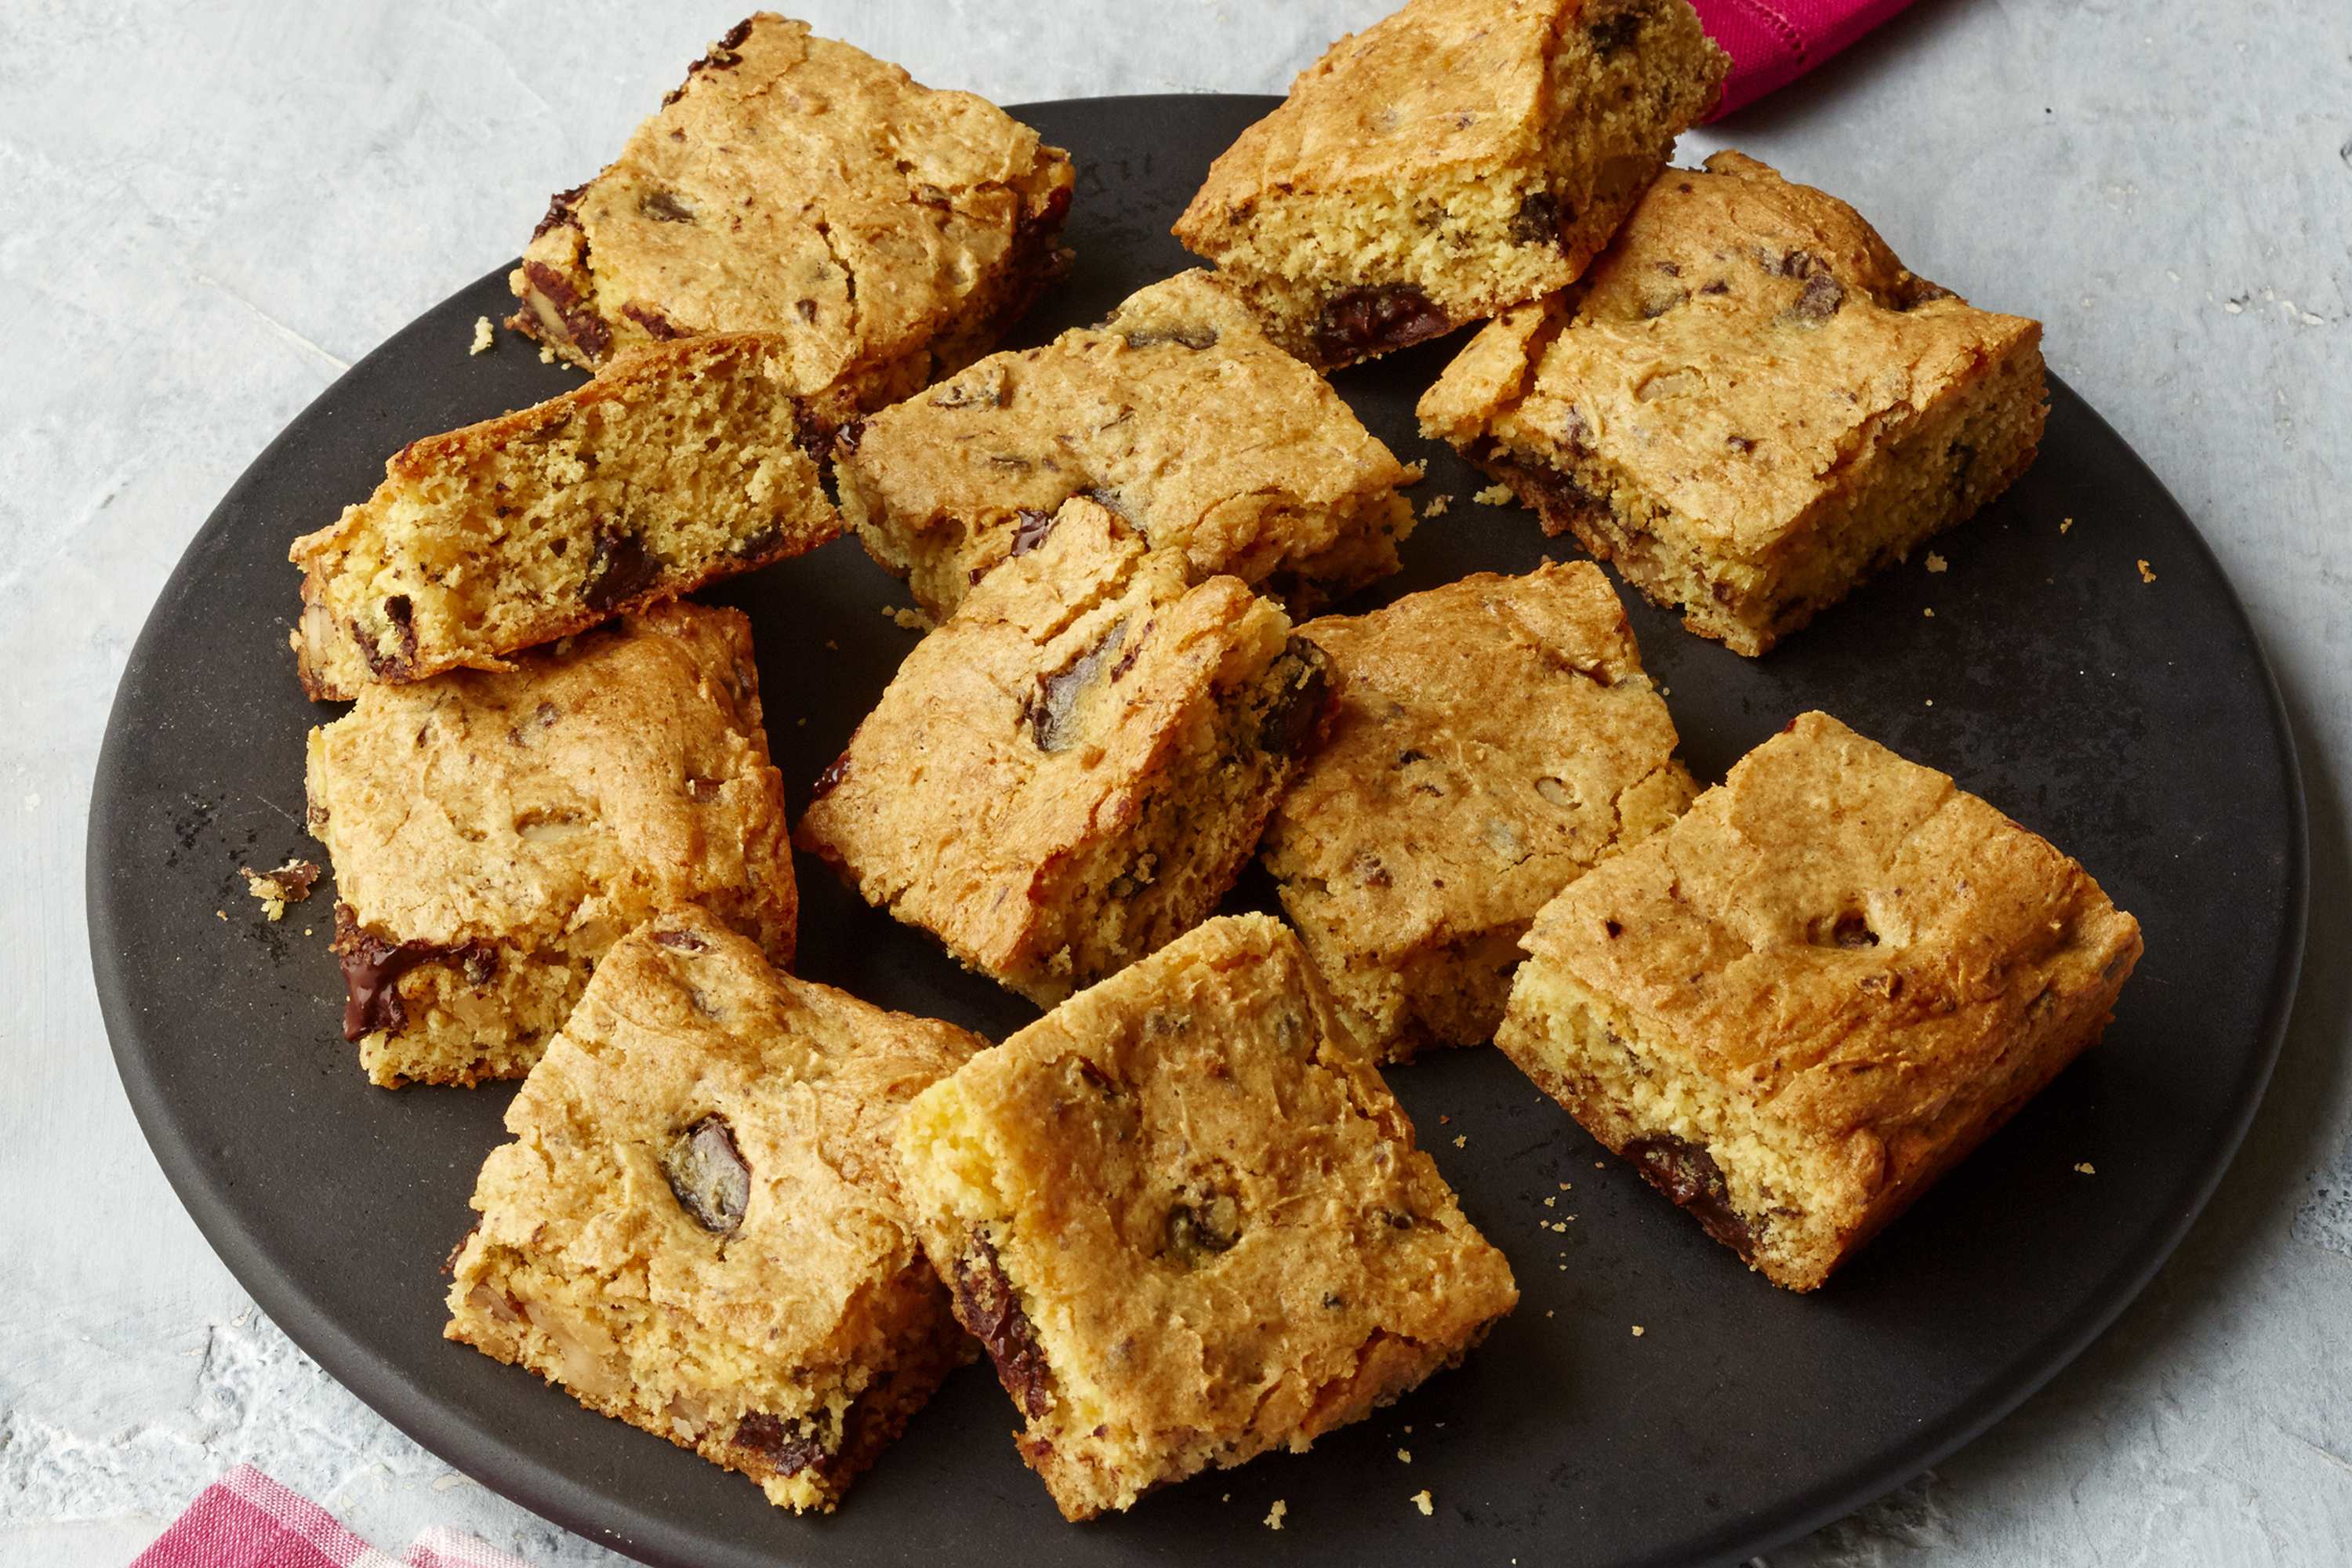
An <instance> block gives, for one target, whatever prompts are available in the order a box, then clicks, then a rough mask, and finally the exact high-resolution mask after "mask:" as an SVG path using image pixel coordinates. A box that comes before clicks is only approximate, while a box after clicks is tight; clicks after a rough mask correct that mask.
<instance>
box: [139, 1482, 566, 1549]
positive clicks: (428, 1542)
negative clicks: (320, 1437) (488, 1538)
mask: <svg viewBox="0 0 2352 1568" xmlns="http://www.w3.org/2000/svg"><path fill="white" fill-rule="evenodd" d="M131 1568H526V1565H525V1564H524V1563H522V1562H521V1561H520V1559H517V1558H514V1557H509V1556H508V1555H507V1554H506V1553H505V1552H499V1551H496V1550H494V1549H492V1548H491V1547H488V1546H486V1545H484V1544H483V1543H482V1542H479V1541H477V1540H475V1539H474V1538H473V1537H472V1536H470V1535H460V1534H458V1533H457V1531H454V1530H441V1529H434V1530H428V1531H425V1533H424V1534H422V1535H420V1536H418V1537H417V1538H416V1540H415V1542H413V1543H412V1544H411V1545H410V1546H409V1548H408V1550H407V1551H406V1552H403V1553H402V1554H401V1555H400V1556H398V1557H391V1556H387V1555H386V1554H385V1553H383V1552H378V1551H377V1550H376V1549H375V1548H374V1547H373V1546H370V1545H369V1544H368V1543H367V1542H364V1541H362V1540H361V1539H360V1538H359V1537H358V1536H356V1535H353V1534H352V1532H351V1531H348V1530H345V1529H344V1528H343V1527H342V1526H341V1524H339V1523H337V1522H336V1521H335V1517H334V1515H332V1514H331V1513H329V1512H328V1511H327V1510H325V1509H323V1508H320V1506H319V1505H318V1504H317V1503H314V1502H312V1501H311V1500H310V1499H309V1498H306V1497H303V1496H302V1495H301V1494H299V1492H291V1491H289V1490H287V1489H285V1488H284V1487H282V1486H279V1485H278V1483H277V1482H276V1481H273V1480H271V1479H269V1478H268V1476H265V1475H263V1474H262V1473H261V1472H260V1471H259V1470H257V1469H255V1468H253V1467H252V1466H250V1465H239V1466H238V1467H237V1468H235V1469H233V1470H231V1471H230V1472H229V1473H228V1474H227V1475H226V1476H223V1477H222V1478H221V1479H219V1480H216V1481H215V1482H214V1483H213V1484H212V1485H210V1486H208V1487H206V1488H205V1489H204V1490H203V1492H201V1493H200V1494H198V1496H197V1498H196V1500H195V1501H194V1502H192V1503H190V1504H189V1505H188V1511H187V1512H185V1513H184V1514H182V1515H181V1516H180V1517H179V1518H178V1519H176V1520H174V1521H173V1523H172V1528H171V1529H169V1530H167V1531H164V1532H163V1535H162V1536H161V1537H159V1538H158V1539H157V1541H156V1542H155V1544H154V1545H152V1546H151V1547H149V1548H148V1549H147V1550H146V1551H144V1552H141V1553H140V1554H139V1560H138V1561H137V1562H136V1563H132V1564H131Z"/></svg>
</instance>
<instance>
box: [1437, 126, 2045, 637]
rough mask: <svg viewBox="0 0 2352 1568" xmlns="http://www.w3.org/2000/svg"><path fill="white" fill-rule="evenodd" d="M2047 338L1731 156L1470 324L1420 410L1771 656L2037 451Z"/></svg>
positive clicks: (1665, 191) (1707, 623)
mask: <svg viewBox="0 0 2352 1568" xmlns="http://www.w3.org/2000/svg"><path fill="white" fill-rule="evenodd" d="M2041 343H2042V329H2041V326H2040V325H2039V324H2038V323H2037V322H2034V321H2027V320H2025V319H2024V318H2022V317H2019V316H2000V315H1995V314H1993V313H1992V312H1990V311H1989V310H1975V309H1973V308H1971V307H1970V306H1969V304H1968V303H1967V302H1966V301H1965V300H1960V299H1958V297H1956V296H1955V295H1953V294H1951V293H1950V292H1948V290H1946V289H1940V288H1938V287H1937V286H1936V285H1935V284H1933V283H1930V282H1927V280H1926V279H1922V278H1918V277H1916V276H1915V275H1913V274H1912V273H1910V272H1909V271H1906V269H1905V268H1904V267H1903V264H1902V263H1901V262H1899V261H1897V260H1896V259H1895V256H1894V253H1893V252H1891V251H1889V250H1888V249H1887V248H1886V245H1885V241H1883V240H1881V239H1880V238H1879V237H1878V235H1877V233H1876V232H1875V231H1874V230H1873V229H1872V228H1871V226H1869V225H1868V224H1867V223H1864V221H1863V220H1862V218H1861V216H1859V215H1858V214H1856V213H1855V212H1854V210H1853V208H1852V207H1850V206H1848V205H1845V204H1844V203H1843V202H1842V201H1839V200H1837V199H1836V198H1835V197H1832V196H1829V195H1823V194H1822V192H1820V191H1817V190H1813V189H1811V187H1809V186H1805V185H1795V184H1790V183H1788V182H1787V181H1786V180H1783V179H1782V178H1781V177H1780V175H1779V174H1776V173H1774V172H1773V171H1772V170H1770V169H1769V168H1767V167H1766V166H1765V165H1763V164H1762V163H1758V162H1756V160H1754V159H1752V158H1748V157H1743V156H1741V155H1740V154H1739V153H1717V154H1716V155H1715V156H1714V157H1712V158H1709V159H1708V160H1707V161H1706V168H1705V169H1703V170H1701V169H1689V170H1683V169H1677V170H1675V171H1672V172H1671V173H1669V174H1666V175H1664V177H1663V178H1661V179H1660V180H1659V181H1658V182H1657V184H1654V185H1653V186H1652V187H1651V189H1650V193H1649V195H1647V196H1645V197H1644V198H1643V202H1642V205H1641V206H1640V207H1639V209H1637V210H1636V211H1635V213H1634V214H1633V218H1632V220H1631V221H1630V222H1628V223H1627V224H1626V226H1625V230H1624V232H1623V234H1622V235H1621V236H1619V237H1618V239H1617V242H1616V244H1615V246H1614V247H1612V248H1611V250H1610V251H1609V253H1608V254H1607V255H1606V256H1604V257H1603V258H1601V261H1600V262H1599V263H1598V264H1597V265H1596V266H1595V267H1594V268H1593V269H1592V271H1591V273H1590V274H1588V275H1587V277H1586V279H1585V280H1584V283H1583V285H1582V286H1581V287H1580V289H1577V290H1573V291H1571V292H1570V293H1568V294H1566V295H1563V296H1561V297H1560V298H1559V299H1557V300H1551V301H1549V302H1547V303H1544V304H1540V305H1531V306H1528V307H1526V308H1524V309H1521V310H1514V311H1512V312H1511V313H1510V314H1508V315H1507V316H1505V317H1504V318H1503V319H1502V320H1501V321H1496V322H1495V323H1494V324H1493V325H1491V326H1489V327H1487V328H1486V330H1485V331H1482V332H1480V333H1479V334H1478V336H1477V337H1476V338H1475V339H1474V340H1472V342H1471V343H1470V346H1469V347H1468V348H1466V349H1465V350H1464V351H1463V352H1462V354H1461V356H1460V357H1459V358H1458V359H1456V360H1455V361H1454V363H1453V365H1451V366H1450V367H1449V368H1448V369H1447V370H1446V372H1445V374H1444V377H1443V378H1442V379H1440V380H1439V381H1438V383H1437V384H1435V385H1434V386H1433V387H1431V388H1430V390H1429V391H1428V393H1427V394H1426V395H1424V396H1423V399H1422V402H1421V424H1422V429H1423V432H1424V433H1425V434H1427V435H1430V436H1433V437H1443V438H1444V439H1445V440H1446V441H1449V442H1451V443H1452V444H1453V445H1454V446H1455V447H1459V448H1460V449H1461V450H1462V452H1463V453H1464V455H1465V456H1466V457H1468V458H1470V459H1471V461H1473V462H1475V463H1476V464H1478V465H1479V466H1480V467H1482V468H1485V469H1486V471H1487V472H1489V473H1491V474H1493V475H1494V476H1495V477H1496V479H1500V480H1502V481H1503V482H1504V483H1505V484H1507V485H1508V486H1510V487H1511V488H1512V489H1514V490H1516V491H1517V493H1518V495H1519V498H1520V499H1521V500H1524V501H1526V502H1527V504H1528V505H1529V506H1531V507H1533V508H1535V509H1536V510H1537V511H1538V512H1539V513H1540V514H1541V515H1542V518H1543V521H1544V528H1545V530H1546V531H1548V532H1551V533H1562V532H1566V531H1571V530H1572V531H1574V532H1575V534H1576V536H1577V538H1578V539H1579V540H1580V541H1581V542H1582V543H1583V544H1584V547H1585V548H1586V549H1588V550H1590V551H1591V552H1593V553H1594V554H1595V555H1598V556H1601V558H1602V559H1604V560H1610V561H1614V562H1615V563H1617V568H1618V570H1619V571H1621V572H1622V573H1623V574H1625V578H1626V580H1627V581H1628V582H1630V583H1632V584H1634V586H1636V587H1638V588H1640V589H1641V590H1642V591H1643V593H1645V594H1647V595H1649V596H1650V597H1651V598H1652V599H1654V600H1655V601H1656V602H1657V603H1659V604H1661V605H1667V606H1669V607H1673V606H1676V605H1679V606H1680V607H1681V609H1682V611H1683V616H1684V624H1685V626H1688V627H1689V628H1690V629H1691V630H1692V631H1695V632H1696V633H1698V634H1699V635H1700V636H1701V637H1714V638H1716V639H1717V640H1719V641H1721V642H1722V643H1724V644H1725V645H1726V646H1727V647H1730V648H1731V649H1733V650H1734V651H1735V652H1738V653H1742V654H1748V655H1751V656H1752V655H1756V654H1760V653H1762V652H1764V651H1765V650H1766V649H1768V648H1769V647H1771V646H1772V644H1773V643H1774V642H1775V641H1776V640H1778V639H1779V638H1780V637H1785V636H1787V635H1788V634H1789V633H1790V632H1792V631H1794V630H1796V629H1797V628H1798V627H1799V626H1803V625H1804V624H1805V623H1806V622H1807V621H1809V620H1811V618H1812V617H1813V616H1814V615H1815V614H1817V613H1818V612H1819V611H1821V610H1822V608H1824V607H1826V606H1827V605H1832V604H1834V603H1836V602H1837V601H1838V600H1839V599H1841V598H1843V597H1844V596H1845V595H1846V594H1847V593H1848V592H1849V591H1850V590H1851V589H1852V588H1853V586H1854V584H1857V583H1859V582H1860V581H1861V580H1862V579H1863V578H1864V577H1865V576H1867V575H1868V574H1870V573H1872V572H1874V571H1875V570H1877V569H1878V568H1879V567H1881V566H1883V565H1885V563H1888V562H1891V561H1894V560H1897V559H1899V558H1901V557H1902V555H1903V554H1904V553H1905V552H1907V551H1909V550H1910V549H1911V548H1912V547H1913V546H1914V545H1916V544H1917V543H1919V542H1921V541H1922V540H1925V539H1927V537H1929V536H1930V535H1932V534H1934V533H1936V532H1937V531H1939V530H1941V529H1945V528H1948V527H1950V526H1951V525H1952V524H1954V523H1957V522H1958V521H1961V520H1963V519H1964V518H1967V517H1968V516H1969V515H1970V514H1971V513H1973V512H1975V511H1976V510H1978V509H1979V507H1981V506H1983V505H1984V504H1985V503H1986V502H1987V501H1989V500H1992V499H1993V498H1994V497H1995V496H1997V495H1999V494H2000V492H2001V491H2002V490H2004V489H2007V488H2008V487H2009V485H2010V483H2011V481H2012V480H2014V479H2016V478H2017V477H2018V476H2019V475H2020V474H2021V473H2023V472H2024V471H2025V468H2026V467H2027V465H2028V464H2030V463H2032V461H2033V454H2034V450H2035V448H2036V447H2037V446H2038V445H2039V443H2040V441H2041V439H2042V419H2043V416H2044V414H2045V412H2046V407H2045V404H2044V398H2043V378H2042V347H2041Z"/></svg>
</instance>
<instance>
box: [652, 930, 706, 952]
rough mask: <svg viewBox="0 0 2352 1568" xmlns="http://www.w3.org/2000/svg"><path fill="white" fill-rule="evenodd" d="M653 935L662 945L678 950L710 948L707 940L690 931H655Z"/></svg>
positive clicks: (692, 950) (694, 950)
mask: <svg viewBox="0 0 2352 1568" xmlns="http://www.w3.org/2000/svg"><path fill="white" fill-rule="evenodd" d="M653 936H654V940H655V941H656V942H659V943H661V944H662V946H664V947H668V948H675V949H677V951H678V952H709V950H710V944H709V942H705V941H703V940H702V939H701V938H700V937H698V936H697V935H695V934H694V933H693V932H692V931H656V932H654V933H653Z"/></svg>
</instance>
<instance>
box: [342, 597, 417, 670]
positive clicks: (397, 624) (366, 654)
mask: <svg viewBox="0 0 2352 1568" xmlns="http://www.w3.org/2000/svg"><path fill="white" fill-rule="evenodd" d="M383 618H384V621H385V622H386V624H388V625H389V626H391V627H392V637H393V647H392V650H391V651H390V652H388V653H387V652H386V651H385V650H384V647H383V639H382V638H381V637H371V636H369V635H368V633H367V631H366V630H365V628H363V627H362V626H360V624H359V623H358V622H356V621H354V622H352V641H354V642H356V643H358V644H359V645H360V657H361V658H364V659H366V660H367V667H368V670H369V673H371V674H373V676H375V678H376V679H379V680H404V679H407V678H408V676H409V674H410V672H411V671H412V670H414V669H415V668H416V611H415V605H412V604H410V603H409V599H408V595H405V594H394V595H392V596H391V597H390V598H388V599H386V600H384V602H383Z"/></svg>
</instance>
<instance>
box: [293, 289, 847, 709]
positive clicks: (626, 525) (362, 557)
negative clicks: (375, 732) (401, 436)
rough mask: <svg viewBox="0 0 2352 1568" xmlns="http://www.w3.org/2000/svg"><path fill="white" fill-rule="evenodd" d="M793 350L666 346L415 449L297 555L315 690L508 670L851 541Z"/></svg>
mask: <svg viewBox="0 0 2352 1568" xmlns="http://www.w3.org/2000/svg"><path fill="white" fill-rule="evenodd" d="M793 387H794V383H793V379H792V375H791V374H790V366H789V365H788V363H786V360H785V356H784V354H783V352H782V345H781V344H780V343H779V342H778V341H777V340H775V339H773V338H772V337H764V336H761V335H758V334H751V335H744V336H738V337H731V338H714V339H709V340H705V341H702V342H686V343H676V344H671V345H668V346H666V347H663V348H659V349H655V350H649V351H647V352H646V353H642V354H639V355H636V356H634V357H632V358H630V359H626V360H624V361H621V362H620V363H616V364H614V366H613V367H612V368H611V369H609V370H606V371H604V372H602V373H601V374H598V375H597V376H596V377H595V379H594V380H593V381H591V382H589V383H588V384H586V385H585V386H583V387H580V388H579V389H577V390H576V391H572V392H569V393H566V394H564V395H562V396H561V397H557V398H552V399H551V400H549V401H548V402H545V403H541V404H539V405H536V406H534V407H530V408H525V409H521V410H519V411H517V412H515V413H512V414H508V415H504V416H500V417H499V418H497V419H491V420H486V421H485V422H483V423H482V424H479V425H470V426H467V427H466V428H465V429H462V430H454V431H451V432H450V433H449V434H447V435H446V436H434V437H427V438H426V439H425V440H421V441H413V442H411V443H409V444H408V445H407V446H405V447H402V448H401V449H400V451H399V452H398V453H396V454H394V457H393V458H392V460H391V461H390V462H388V463H386V464H385V465H384V479H383V484H381V485H379V486H378V487H376V492H375V494H374V495H373V496H371V497H369V498H368V500H366V501H365V502H364V503H362V504H361V505H359V506H353V507H346V508H345V509H344V510H343V515H342V516H341V518H340V519H338V520H337V521H336V522H335V524H334V525H333V526H332V527H331V528H325V529H321V530H320V531H318V532H316V533H312V534H309V535H306V536H305V537H303V538H301V539H298V540H296V541H295V542H294V548H293V551H292V552H291V558H292V560H293V562H294V564H296V565H297V566H299V567H301V568H302V618H301V620H300V622H299V624H298V625H297V626H296V628H295V631H294V633H293V637H292V641H293V645H294V655H295V666H296V668H297V670H298V671H299V674H300V675H301V678H302V685H303V689H305V690H307V691H308V692H310V695H311V696H312V697H315V698H320V699H335V700H339V699H345V698H351V697H356V696H358V695H359V693H360V690H361V689H362V687H364V686H366V685H368V684H369V683H370V682H372V681H382V680H416V679H422V678H423V677H425V676H428V675H435V674H437V673H439V672H440V671H442V670H445V669H455V668H473V669H502V668H508V656H509V655H510V654H513V653H514V652H516V651H517V650H519V649H521V648H527V647H536V646H538V645H539V644H541V643H546V642H552V641H553V640H555V639H556V638H557V637H562V636H565V635H566V634H568V633H571V632H576V631H580V630H583V629H584V628H586V627H588V626H594V625H595V624H596V623H597V622H599V621H601V620H604V618H605V617H606V616H611V615H613V614H614V613H616V612H618V611H622V610H631V609H637V608H640V607H642V606H644V605H647V604H650V603H652V602H654V601H655V600H657V599H665V598H669V597H672V596H674V595H678V594H682V593H685V592H687V591H688V590H689V589H692V588H696V587H698V586H700V585H701V584H706V583H709V582H713V581H715V580H717V579H719V578H721V577H726V576H731V575H732V574H736V573H739V572H747V571H750V570H751V568H752V567H754V566H761V565H764V564H766V563H769V562H771V561H777V560H781V559H782V558H783V557H785V556H787V555H796V554H799V553H800V552H803V551H804V550H809V549H812V548H814V546H816V545H819V544H822V543H824V542H825V541H826V540H828V539H831V538H832V537H834V535H835V534H836V533H838V532H839V531H840V529H841V521H840V519H839V517H838V516H837V515H835V511H834V510H833V503H832V502H830V501H828V500H825V497H824V487H823V484H822V483H821V481H820V479H819V476H818V473H817V466H816V464H815V462H814V461H813V460H812V459H811V458H810V457H809V455H808V454H807V453H806V452H805V451H803V449H802V447H801V429H800V423H799V417H798V405H796V404H795V402H794V401H793Z"/></svg>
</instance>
